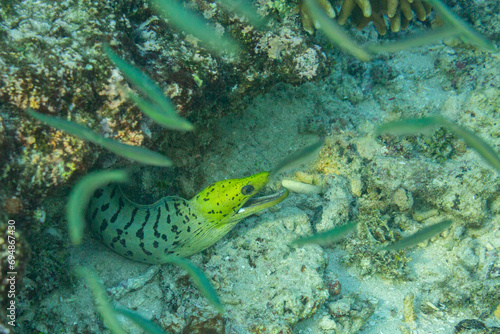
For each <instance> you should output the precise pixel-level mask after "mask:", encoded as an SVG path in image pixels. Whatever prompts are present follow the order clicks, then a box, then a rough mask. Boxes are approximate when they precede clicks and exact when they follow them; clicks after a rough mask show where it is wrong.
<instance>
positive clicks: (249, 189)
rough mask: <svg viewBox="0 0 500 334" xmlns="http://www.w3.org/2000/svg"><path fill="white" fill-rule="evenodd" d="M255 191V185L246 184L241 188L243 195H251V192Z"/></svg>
mask: <svg viewBox="0 0 500 334" xmlns="http://www.w3.org/2000/svg"><path fill="white" fill-rule="evenodd" d="M253 191H254V187H253V186H251V185H248V186H244V187H243V188H241V193H242V194H243V195H250V194H251V193H253Z"/></svg>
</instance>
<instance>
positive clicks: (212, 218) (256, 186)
mask: <svg viewBox="0 0 500 334" xmlns="http://www.w3.org/2000/svg"><path fill="white" fill-rule="evenodd" d="M269 175H270V173H269V172H262V173H259V174H255V175H252V176H249V177H245V178H242V179H231V180H223V181H219V182H216V183H214V184H212V185H210V186H208V187H207V188H205V189H203V190H202V191H201V192H200V193H199V194H198V195H196V196H195V197H194V198H193V199H192V200H191V201H192V202H194V203H193V204H194V206H195V207H196V208H197V211H198V213H199V214H201V215H203V216H204V218H205V219H206V220H208V221H209V222H211V223H214V224H215V225H216V226H218V227H222V226H225V225H227V224H235V223H237V222H238V221H240V220H241V219H243V218H245V217H248V216H250V215H252V214H254V213H256V212H259V211H262V210H264V209H267V208H269V207H271V206H273V205H276V204H278V203H280V202H281V201H283V200H284V199H285V198H286V197H287V196H288V190H286V189H285V190H283V191H280V192H279V193H276V194H272V195H269V196H264V197H260V198H253V197H254V196H255V195H256V194H257V193H258V192H259V191H260V190H262V188H264V186H265V185H266V184H267V182H268V181H269Z"/></svg>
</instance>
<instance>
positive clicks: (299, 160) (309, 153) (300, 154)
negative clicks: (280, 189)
mask: <svg viewBox="0 0 500 334" xmlns="http://www.w3.org/2000/svg"><path fill="white" fill-rule="evenodd" d="M323 144H324V141H323V139H320V140H318V141H317V142H315V143H314V144H311V145H309V146H306V147H304V148H303V149H301V150H299V151H297V152H294V153H292V154H290V155H289V156H288V157H286V158H285V159H284V160H282V161H281V162H280V163H278V165H277V166H276V167H274V169H273V170H272V171H271V175H270V176H269V178H270V179H272V178H273V177H275V176H276V175H278V174H281V173H283V172H285V171H287V170H290V169H293V168H295V167H298V166H300V165H303V164H305V163H306V162H308V161H309V160H311V159H313V158H314V157H315V156H316V155H317V154H318V153H319V151H320V150H321V148H322V147H323Z"/></svg>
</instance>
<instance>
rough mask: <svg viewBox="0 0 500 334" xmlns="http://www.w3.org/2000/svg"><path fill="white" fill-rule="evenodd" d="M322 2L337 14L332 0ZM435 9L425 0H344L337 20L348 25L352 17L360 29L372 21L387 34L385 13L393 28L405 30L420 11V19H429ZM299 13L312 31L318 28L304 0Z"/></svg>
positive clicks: (322, 4)
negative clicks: (330, 0)
mask: <svg viewBox="0 0 500 334" xmlns="http://www.w3.org/2000/svg"><path fill="white" fill-rule="evenodd" d="M319 5H320V6H321V7H322V8H323V10H324V11H325V13H326V14H327V15H328V16H330V17H331V18H334V17H335V11H334V9H333V8H332V6H331V4H330V3H329V2H328V0H322V1H319ZM430 12H431V6H430V5H429V4H428V3H427V2H425V1H421V0H363V1H355V0H343V2H342V6H341V8H340V12H339V14H338V17H337V22H338V23H339V24H340V25H344V24H345V23H346V22H347V19H348V18H349V17H350V18H351V20H352V21H353V24H354V25H355V26H356V27H357V29H358V30H361V29H363V28H364V27H366V26H367V25H368V24H369V23H370V22H373V25H374V26H375V28H376V29H377V32H378V33H379V34H380V35H385V34H386V32H387V25H386V22H385V18H384V16H387V17H388V19H389V22H390V27H391V30H392V31H393V32H398V31H400V30H405V29H406V28H407V26H408V23H409V22H410V21H411V19H412V18H413V13H415V14H416V16H417V18H418V19H419V20H420V21H425V20H426V19H427V18H428V17H429V15H430ZM299 13H300V17H301V19H302V26H303V28H304V30H305V31H307V32H308V33H309V34H312V33H313V32H314V22H313V20H312V19H311V17H310V14H309V12H308V10H307V7H306V6H305V4H304V1H301V2H300V4H299Z"/></svg>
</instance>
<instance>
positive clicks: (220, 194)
mask: <svg viewBox="0 0 500 334" xmlns="http://www.w3.org/2000/svg"><path fill="white" fill-rule="evenodd" d="M269 174H270V173H269V172H263V173H259V174H255V175H252V176H249V177H246V178H241V179H231V180H223V181H219V182H216V183H214V184H212V185H210V186H208V187H207V188H205V189H204V190H202V191H201V192H200V193H199V194H197V195H196V196H195V197H193V198H192V199H191V200H185V199H183V198H180V197H174V196H167V197H163V198H162V199H160V200H159V201H157V202H155V203H154V204H151V205H140V204H136V203H134V202H132V201H130V200H129V199H127V198H126V197H125V196H124V195H123V193H122V191H121V189H120V187H119V186H118V185H115V184H109V185H107V186H106V187H103V188H99V189H97V190H96V191H95V193H94V195H93V196H92V198H91V200H90V203H89V207H88V210H87V219H88V220H89V222H90V224H91V227H92V230H93V231H94V232H95V233H96V234H97V235H98V236H99V237H100V238H101V239H102V241H103V242H104V244H106V245H107V246H108V247H110V248H111V249H112V250H114V251H115V252H117V253H118V254H121V255H123V256H125V257H126V258H128V259H131V260H134V261H139V262H144V263H152V264H155V263H162V259H163V258H165V257H166V256H167V255H170V254H175V255H178V256H183V257H186V256H190V255H192V254H195V253H198V252H200V251H202V250H204V249H205V248H207V247H210V246H211V245H213V244H214V243H215V242H217V241H218V240H219V239H220V238H222V237H223V236H224V235H226V234H227V233H228V232H229V231H230V230H231V229H232V228H233V227H234V226H235V225H236V223H238V222H239V221H240V220H241V219H243V218H245V217H248V216H250V215H252V214H254V213H256V212H258V211H261V210H264V209H266V208H268V207H271V206H273V205H275V204H277V203H280V202H281V201H283V200H284V199H285V198H286V197H287V196H288V190H283V191H281V192H279V193H277V194H273V195H269V196H266V197H261V198H256V199H254V198H252V197H253V196H254V195H255V194H256V193H257V192H259V191H260V190H261V189H262V188H263V187H264V186H265V185H266V184H267V182H268V181H269Z"/></svg>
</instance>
